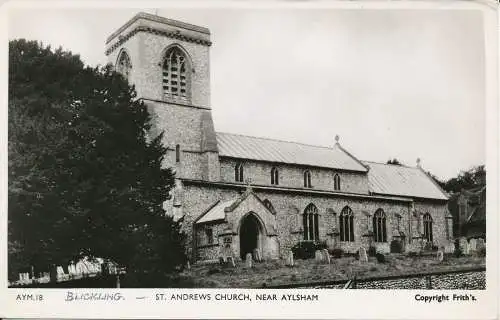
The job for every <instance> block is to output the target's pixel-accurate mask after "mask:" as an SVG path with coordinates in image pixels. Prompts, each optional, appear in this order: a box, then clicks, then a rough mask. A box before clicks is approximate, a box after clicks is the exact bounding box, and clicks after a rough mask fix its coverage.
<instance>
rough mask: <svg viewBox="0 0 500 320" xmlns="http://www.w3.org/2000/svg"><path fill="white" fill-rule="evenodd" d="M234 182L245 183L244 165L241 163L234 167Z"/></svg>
mask: <svg viewBox="0 0 500 320" xmlns="http://www.w3.org/2000/svg"><path fill="white" fill-rule="evenodd" d="M234 181H236V182H243V164H242V163H241V162H238V163H237V164H236V165H235V166H234Z"/></svg>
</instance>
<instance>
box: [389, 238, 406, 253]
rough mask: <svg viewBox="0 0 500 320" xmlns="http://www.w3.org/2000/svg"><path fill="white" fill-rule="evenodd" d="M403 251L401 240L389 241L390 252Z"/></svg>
mask: <svg viewBox="0 0 500 320" xmlns="http://www.w3.org/2000/svg"><path fill="white" fill-rule="evenodd" d="M401 251H403V248H402V246H401V242H400V241H399V240H392V241H391V253H401Z"/></svg>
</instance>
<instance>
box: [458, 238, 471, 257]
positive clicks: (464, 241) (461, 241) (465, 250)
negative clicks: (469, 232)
mask: <svg viewBox="0 0 500 320" xmlns="http://www.w3.org/2000/svg"><path fill="white" fill-rule="evenodd" d="M458 243H459V246H460V249H461V250H462V253H463V254H469V243H468V242H467V238H465V237H461V238H460V239H459V240H458Z"/></svg>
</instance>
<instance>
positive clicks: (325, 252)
mask: <svg viewBox="0 0 500 320" xmlns="http://www.w3.org/2000/svg"><path fill="white" fill-rule="evenodd" d="M321 251H322V252H323V256H324V259H325V260H324V261H325V262H327V263H328V264H330V253H329V252H328V250H327V249H323V250H321Z"/></svg>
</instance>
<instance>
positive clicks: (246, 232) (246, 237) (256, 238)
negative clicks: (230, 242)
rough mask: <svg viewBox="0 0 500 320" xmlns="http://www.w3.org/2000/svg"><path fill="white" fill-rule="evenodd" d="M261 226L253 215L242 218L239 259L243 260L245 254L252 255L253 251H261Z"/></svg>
mask: <svg viewBox="0 0 500 320" xmlns="http://www.w3.org/2000/svg"><path fill="white" fill-rule="evenodd" d="M261 230H262V228H261V224H260V221H259V219H257V217H256V216H255V215H254V214H249V215H247V216H246V217H244V218H243V221H242V222H241V227H240V257H241V259H242V260H245V257H246V255H247V253H250V254H253V251H254V249H259V250H260V249H261V246H260V239H261Z"/></svg>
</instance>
